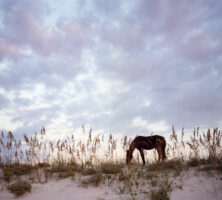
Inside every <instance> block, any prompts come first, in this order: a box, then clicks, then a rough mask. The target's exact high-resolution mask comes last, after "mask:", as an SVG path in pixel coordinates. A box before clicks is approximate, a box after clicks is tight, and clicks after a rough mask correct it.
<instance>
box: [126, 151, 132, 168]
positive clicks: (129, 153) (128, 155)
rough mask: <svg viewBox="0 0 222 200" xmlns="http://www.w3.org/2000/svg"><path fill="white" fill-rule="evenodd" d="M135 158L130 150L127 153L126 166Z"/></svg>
mask: <svg viewBox="0 0 222 200" xmlns="http://www.w3.org/2000/svg"><path fill="white" fill-rule="evenodd" d="M132 158H133V153H132V151H130V150H129V149H127V151H126V164H129V163H130V161H131V160H132Z"/></svg>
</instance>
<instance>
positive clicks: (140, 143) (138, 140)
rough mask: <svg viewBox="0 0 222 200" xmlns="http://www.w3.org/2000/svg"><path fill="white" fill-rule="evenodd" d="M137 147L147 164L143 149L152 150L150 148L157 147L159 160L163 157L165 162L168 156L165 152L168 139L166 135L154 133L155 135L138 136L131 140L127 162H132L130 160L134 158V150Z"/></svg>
mask: <svg viewBox="0 0 222 200" xmlns="http://www.w3.org/2000/svg"><path fill="white" fill-rule="evenodd" d="M135 148H137V149H138V150H139V152H140V155H141V157H142V160H143V164H144V165H145V163H146V162H145V158H144V154H143V150H150V149H154V148H155V149H156V150H157V152H158V157H159V158H158V162H159V161H160V159H161V158H162V161H163V162H164V159H165V158H166V154H165V148H166V140H165V138H164V137H162V136H159V135H153V136H148V137H144V136H137V137H135V139H134V140H133V141H132V142H131V144H130V147H129V149H128V150H127V151H126V152H127V153H126V163H127V164H128V163H130V161H131V160H132V158H133V151H134V150H135Z"/></svg>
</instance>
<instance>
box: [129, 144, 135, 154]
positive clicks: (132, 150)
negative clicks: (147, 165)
mask: <svg viewBox="0 0 222 200" xmlns="http://www.w3.org/2000/svg"><path fill="white" fill-rule="evenodd" d="M135 148H136V147H135V143H134V142H132V143H131V144H130V147H129V150H130V152H131V153H133V152H134V150H135Z"/></svg>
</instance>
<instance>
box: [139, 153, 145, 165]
mask: <svg viewBox="0 0 222 200" xmlns="http://www.w3.org/2000/svg"><path fill="white" fill-rule="evenodd" d="M140 155H141V157H142V160H143V165H145V164H146V162H145V158H144V153H143V149H140Z"/></svg>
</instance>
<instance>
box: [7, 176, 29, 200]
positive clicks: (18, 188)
mask: <svg viewBox="0 0 222 200" xmlns="http://www.w3.org/2000/svg"><path fill="white" fill-rule="evenodd" d="M7 189H8V190H10V191H11V192H12V193H14V194H15V196H21V195H23V194H24V193H26V192H31V189H32V185H31V184H30V183H29V182H28V181H25V180H20V179H18V180H17V181H16V182H15V183H12V184H10V185H9V186H8V187H7Z"/></svg>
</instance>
